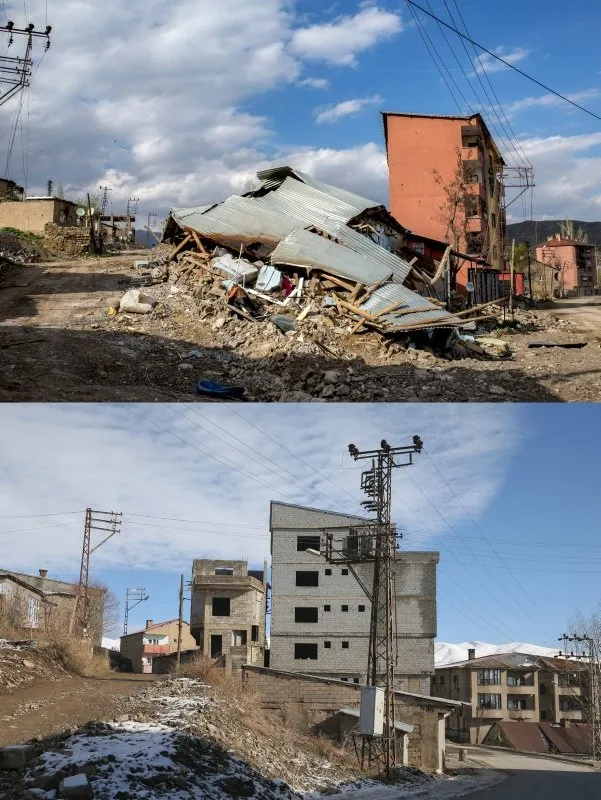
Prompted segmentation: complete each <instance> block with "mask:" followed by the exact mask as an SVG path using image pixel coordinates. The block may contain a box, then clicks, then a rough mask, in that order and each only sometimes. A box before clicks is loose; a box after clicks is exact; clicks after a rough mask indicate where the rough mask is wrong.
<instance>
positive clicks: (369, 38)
mask: <svg viewBox="0 0 601 800" xmlns="http://www.w3.org/2000/svg"><path fill="white" fill-rule="evenodd" d="M402 30H403V23H402V20H401V17H400V16H399V15H398V14H393V13H392V12H390V11H385V10H383V9H380V8H377V7H373V6H372V7H368V8H364V9H362V10H361V11H359V13H358V14H355V15H354V16H346V17H340V18H339V19H338V20H336V21H335V22H324V23H321V24H318V25H311V26H310V27H308V28H303V29H300V30H297V31H295V32H294V35H293V37H292V42H291V50H292V52H293V53H296V54H297V55H299V56H302V57H303V58H308V59H313V60H316V61H329V62H331V63H333V64H343V65H347V66H350V65H353V64H355V63H356V56H357V54H358V53H360V52H362V51H363V50H367V49H369V48H370V47H373V46H374V45H375V44H376V43H377V42H379V41H381V40H383V39H390V38H391V37H393V36H395V35H396V34H397V33H399V32H400V31H402Z"/></svg>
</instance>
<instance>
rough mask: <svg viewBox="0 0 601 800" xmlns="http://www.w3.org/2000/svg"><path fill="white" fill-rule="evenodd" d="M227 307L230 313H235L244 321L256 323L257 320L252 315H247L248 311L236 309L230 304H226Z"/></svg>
mask: <svg viewBox="0 0 601 800" xmlns="http://www.w3.org/2000/svg"><path fill="white" fill-rule="evenodd" d="M226 306H227V308H229V310H230V311H234V312H235V313H236V314H238V316H239V317H242V319H247V320H248V321H249V322H256V319H253V317H251V316H250V314H247V313H246V311H242V310H241V309H239V308H236V306H232V305H230V304H229V303H226Z"/></svg>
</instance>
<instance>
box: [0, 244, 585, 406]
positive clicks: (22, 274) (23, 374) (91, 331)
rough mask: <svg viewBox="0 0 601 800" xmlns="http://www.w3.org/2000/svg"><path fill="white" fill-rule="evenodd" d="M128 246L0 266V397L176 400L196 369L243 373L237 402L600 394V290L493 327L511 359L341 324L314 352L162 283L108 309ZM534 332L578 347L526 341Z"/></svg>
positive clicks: (222, 377) (190, 388)
mask: <svg viewBox="0 0 601 800" xmlns="http://www.w3.org/2000/svg"><path fill="white" fill-rule="evenodd" d="M135 259H136V255H134V254H129V255H126V256H117V257H110V258H84V259H79V260H71V261H62V262H61V261H55V262H52V263H49V264H32V265H27V266H24V267H22V268H7V269H5V270H3V272H2V273H1V274H0V400H4V401H65V400H78V401H124V400H131V401H144V402H153V401H161V402H167V401H173V400H182V401H188V402H190V401H193V400H195V399H199V396H198V395H197V394H196V390H195V387H196V383H197V381H198V380H200V379H210V380H213V381H217V382H219V383H225V384H229V385H242V386H244V387H245V389H246V392H247V399H248V400H251V401H290V400H310V399H312V398H316V399H333V400H342V401H366V402H373V401H379V402H386V401H398V402H405V401H418V402H445V401H446V402H467V401H478V402H501V401H520V402H528V401H539V402H540V401H579V402H582V401H601V298H597V297H594V298H581V299H579V300H576V301H573V300H566V301H559V302H558V303H556V304H555V305H554V307H553V308H551V309H549V310H546V311H540V312H538V311H537V312H536V314H535V315H534V318H535V319H536V320H538V323H540V324H538V325H537V324H536V323H535V324H534V326H533V328H534V329H533V330H532V329H531V330H529V331H527V332H526V331H517V332H510V331H497V332H496V333H495V335H497V336H499V335H500V336H501V337H502V338H504V339H505V340H506V341H507V342H508V343H509V345H510V347H511V349H512V350H513V352H514V359H513V360H511V361H478V360H474V359H464V360H461V361H448V360H444V359H442V358H436V357H435V356H433V355H432V354H430V353H426V352H423V351H413V352H411V351H409V352H406V351H405V350H403V349H402V348H400V347H397V346H394V347H388V345H389V344H390V342H385V340H383V339H382V338H381V337H379V335H378V334H375V333H367V334H364V335H357V336H350V335H347V334H344V332H343V331H341V333H342V334H343V335H341V336H338V337H337V339H336V344H337V348H336V349H337V354H335V355H328V354H327V353H322V354H321V355H317V356H316V355H315V354H314V352H309V351H307V350H304V349H303V346H302V345H301V346H300V347H299V346H298V339H297V340H296V341H295V343H293V342H292V340H291V339H289V338H288V339H287V338H286V337H285V336H284V335H283V334H279V333H278V332H277V330H275V326H273V325H271V323H266V324H265V325H262V326H257V324H256V323H249V322H246V321H245V320H240V319H238V318H233V317H229V318H226V319H222V320H217V321H215V320H212V319H204V320H202V319H199V317H198V313H197V309H196V305H195V301H194V298H193V297H192V294H191V293H190V292H188V291H184V290H183V289H181V288H180V287H178V286H172V285H170V284H161V285H159V286H156V287H154V286H153V287H152V288H151V289H149V290H148V291H149V292H151V293H152V294H155V295H156V296H157V298H158V299H159V301H160V302H159V305H158V307H157V308H156V309H155V311H153V313H152V314H150V315H147V316H140V315H133V314H132V315H124V314H119V315H117V316H109V315H108V314H107V311H108V307H109V305H110V302H111V301H112V300H114V299H116V298H119V297H120V296H121V295H122V294H123V293H124V291H125V290H126V289H127V288H130V287H131V286H132V285H135V280H136V274H137V273H136V270H135V268H134V266H133V263H134V260H135ZM132 281H133V283H132ZM527 317H528V315H524V318H527ZM530 318H532V315H530ZM217 325H218V326H219V327H217ZM536 339H547V340H548V339H553V340H555V341H558V342H574V341H576V340H582V341H583V342H585V344H586V346H585V347H583V348H582V349H570V350H567V349H561V348H552V349H546V348H545V349H531V348H529V344H530V343H531V342H532V341H535V340H536ZM326 371H328V372H329V373H330V375H334V378H333V380H330V381H329V383H330V384H333V385H326V384H328V381H325V373H326Z"/></svg>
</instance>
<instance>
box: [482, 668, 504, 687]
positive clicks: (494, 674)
mask: <svg viewBox="0 0 601 800" xmlns="http://www.w3.org/2000/svg"><path fill="white" fill-rule="evenodd" d="M478 683H479V685H480V686H498V685H500V683H501V670H500V669H479V670H478Z"/></svg>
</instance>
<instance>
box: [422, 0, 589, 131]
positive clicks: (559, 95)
mask: <svg viewBox="0 0 601 800" xmlns="http://www.w3.org/2000/svg"><path fill="white" fill-rule="evenodd" d="M406 2H407V3H408V4H409V5H411V6H414V7H415V8H419V10H420V11H423V12H424V14H427V15H428V16H429V17H432V19H435V20H437V22H440V23H441V25H444V26H445V28H448V29H449V30H451V31H453V32H454V33H456V34H457V35H458V36H461V38H462V39H465V40H466V41H468V42H470V43H471V44H472V45H474V46H475V47H479V48H480V50H482V51H483V52H485V53H488V55H489V56H491V57H492V58H495V59H496V60H497V61H500V62H501V63H502V64H505V66H506V67H509V68H510V69H512V70H514V71H515V72H518V73H519V74H520V75H522V76H523V77H524V78H527V79H528V80H529V81H532V83H536V85H537V86H540V87H541V88H542V89H544V90H545V91H547V92H551V94H554V95H555V96H556V97H559V98H560V99H561V100H565V102H566V103H569V104H570V105H572V106H574V107H575V108H578V109H580V111H584V113H585V114H589V116H591V117H594V118H595V119H598V120H599V121H601V117H600V116H599V115H598V114H595V113H594V112H593V111H590V110H589V109H588V108H585V107H584V106H581V105H580V104H579V103H576V102H575V101H574V100H570V99H569V97H566V96H565V95H563V94H560V93H559V92H556V91H555V89H552V88H551V87H550V86H547V85H546V84H545V83H542V82H541V81H539V80H537V79H536V78H533V77H532V75H529V74H528V73H527V72H524V70H522V69H520V68H519V67H516V66H515V64H511V63H510V62H509V61H506V60H505V59H504V58H502V57H501V56H499V55H497V54H496V53H493V52H492V51H491V50H487V49H486V47H484V46H483V45H481V44H479V43H478V42H475V41H474V40H473V39H472V38H471V37H470V36H467V35H466V34H464V33H461V31H458V30H457V28H454V27H453V26H452V25H449V24H448V23H447V22H445V21H444V20H442V19H440V18H439V17H437V16H436V15H435V14H432V13H431V12H430V11H427V10H426V9H425V8H423V7H422V6H420V5H418V4H417V3H415V2H414V0H406Z"/></svg>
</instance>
